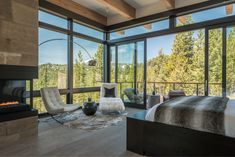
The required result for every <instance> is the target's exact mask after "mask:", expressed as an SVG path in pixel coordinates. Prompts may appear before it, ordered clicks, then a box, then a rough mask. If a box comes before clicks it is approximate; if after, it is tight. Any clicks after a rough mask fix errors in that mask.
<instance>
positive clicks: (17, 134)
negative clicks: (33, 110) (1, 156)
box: [0, 116, 38, 148]
mask: <svg viewBox="0 0 235 157" xmlns="http://www.w3.org/2000/svg"><path fill="white" fill-rule="evenodd" d="M37 133H38V116H34V117H27V118H21V119H17V120H11V121H6V122H1V123H0V143H2V144H4V145H0V148H1V147H2V146H7V145H8V144H11V143H13V142H16V141H18V140H20V139H24V138H26V137H31V136H32V137H37ZM35 135H36V136H35Z"/></svg>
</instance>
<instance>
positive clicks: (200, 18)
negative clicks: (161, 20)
mask: <svg viewBox="0 0 235 157" xmlns="http://www.w3.org/2000/svg"><path fill="white" fill-rule="evenodd" d="M227 7H233V8H235V4H231V5H227ZM232 15H235V12H234V11H233V9H231V12H229V11H228V12H227V11H226V6H221V7H217V8H212V9H207V10H204V11H199V12H195V13H192V14H188V15H183V16H180V17H177V21H176V24H177V26H182V25H187V24H193V23H198V22H204V21H208V20H214V19H218V18H223V17H227V16H232Z"/></svg>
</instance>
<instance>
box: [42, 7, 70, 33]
mask: <svg viewBox="0 0 235 157" xmlns="http://www.w3.org/2000/svg"><path fill="white" fill-rule="evenodd" d="M39 21H41V22H45V23H48V24H51V25H55V26H57V27H61V28H64V29H67V28H68V22H67V20H66V19H63V18H61V17H58V16H55V15H52V14H49V13H46V12H44V11H41V10H40V11H39Z"/></svg>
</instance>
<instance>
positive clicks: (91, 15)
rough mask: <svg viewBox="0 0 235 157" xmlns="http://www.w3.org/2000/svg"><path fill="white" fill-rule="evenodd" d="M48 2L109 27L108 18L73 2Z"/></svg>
mask: <svg viewBox="0 0 235 157" xmlns="http://www.w3.org/2000/svg"><path fill="white" fill-rule="evenodd" d="M47 1H48V2H50V3H52V4H54V5H57V6H59V7H62V8H64V9H67V10H69V11H72V12H74V13H76V14H79V15H81V16H84V17H86V18H88V19H91V20H93V21H96V22H98V23H101V24H103V25H107V17H105V16H103V15H101V14H99V13H97V12H95V11H93V10H91V9H88V8H86V7H84V6H82V5H80V4H78V3H76V2H74V1H72V0H47Z"/></svg>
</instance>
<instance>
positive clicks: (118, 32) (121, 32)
mask: <svg viewBox="0 0 235 157" xmlns="http://www.w3.org/2000/svg"><path fill="white" fill-rule="evenodd" d="M116 33H117V34H118V35H125V31H124V30H121V31H117V32H116Z"/></svg>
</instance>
